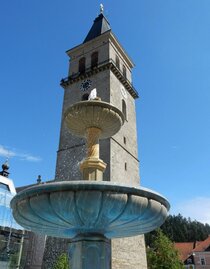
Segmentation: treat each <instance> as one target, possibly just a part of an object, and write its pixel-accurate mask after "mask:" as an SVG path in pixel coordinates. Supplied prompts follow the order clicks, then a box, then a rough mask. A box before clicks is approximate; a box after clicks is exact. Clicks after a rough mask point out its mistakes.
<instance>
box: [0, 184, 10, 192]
mask: <svg viewBox="0 0 210 269" xmlns="http://www.w3.org/2000/svg"><path fill="white" fill-rule="evenodd" d="M0 189H1V190H4V191H9V187H8V185H6V184H4V183H0Z"/></svg>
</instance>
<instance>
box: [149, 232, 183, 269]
mask: <svg viewBox="0 0 210 269" xmlns="http://www.w3.org/2000/svg"><path fill="white" fill-rule="evenodd" d="M152 241H153V242H152V244H151V247H150V248H147V263H148V268H149V269H183V268H184V266H183V264H182V262H181V261H180V259H179V255H178V251H177V250H176V249H175V248H174V245H173V243H172V242H171V241H170V240H169V238H168V237H167V236H166V235H164V234H163V232H162V231H161V230H160V229H158V230H157V232H156V235H154V240H152Z"/></svg>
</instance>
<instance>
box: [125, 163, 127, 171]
mask: <svg viewBox="0 0 210 269" xmlns="http://www.w3.org/2000/svg"><path fill="white" fill-rule="evenodd" d="M125 171H127V163H126V162H125Z"/></svg>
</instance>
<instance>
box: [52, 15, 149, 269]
mask: <svg viewBox="0 0 210 269" xmlns="http://www.w3.org/2000/svg"><path fill="white" fill-rule="evenodd" d="M67 55H68V56H69V57H70V66H69V71H68V77H67V78H65V79H62V80H61V86H62V87H63V88H64V101H63V113H64V111H65V110H66V109H67V108H68V107H69V106H70V105H72V104H74V103H75V102H78V101H81V100H86V99H87V98H88V96H89V94H90V91H91V90H92V89H94V88H96V89H97V95H98V96H99V97H101V99H102V101H105V102H110V103H112V104H113V105H114V106H116V107H118V108H119V109H121V110H122V112H123V113H124V116H125V119H126V121H125V124H124V126H123V127H122V128H121V130H120V132H118V133H117V134H116V135H115V136H114V137H112V138H110V139H106V140H103V141H101V142H100V155H101V156H100V158H101V159H102V160H104V162H106V163H107V168H106V171H105V174H104V180H107V181H109V180H110V181H115V182H118V183H125V184H127V185H134V186H135V185H136V186H138V185H139V182H140V179H139V160H138V156H137V135H136V112H135V99H136V98H138V93H137V92H136V90H135V89H134V87H133V85H132V74H131V71H132V68H133V66H134V64H133V62H132V60H131V59H130V57H129V56H128V54H127V53H126V52H125V50H124V49H123V47H122V46H121V44H120V43H119V41H118V40H117V38H116V37H115V35H114V34H113V33H112V31H111V28H110V24H109V22H108V21H107V19H106V18H105V16H104V15H103V10H101V13H100V15H99V16H98V17H97V18H96V19H95V20H94V23H93V25H92V27H91V29H90V31H89V33H88V34H87V36H86V38H85V39H84V42H83V43H82V44H80V45H78V46H76V47H74V48H72V49H70V50H68V51H67ZM62 118H63V117H62ZM84 120H85V118H84ZM84 155H85V141H84V140H83V139H81V138H78V137H75V136H73V135H71V134H70V133H69V131H68V130H67V127H66V126H65V123H64V121H63V120H62V123H61V131H60V143H59V150H58V155H57V165H56V176H55V180H78V179H82V176H81V173H80V171H79V163H80V161H81V160H82V159H83V158H84ZM112 268H113V269H117V268H119V269H124V268H126V269H128V268H129V269H137V268H138V269H139V268H141V269H144V268H147V265H146V255H145V246H144V238H143V236H138V237H132V238H125V239H117V240H112Z"/></svg>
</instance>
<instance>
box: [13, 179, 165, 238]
mask: <svg viewBox="0 0 210 269" xmlns="http://www.w3.org/2000/svg"><path fill="white" fill-rule="evenodd" d="M11 207H12V210H13V216H14V218H15V220H16V221H17V222H18V223H19V224H20V225H21V226H23V227H24V228H25V229H27V230H32V231H34V232H37V233H41V234H46V235H49V236H55V237H60V238H74V237H75V236H78V235H81V234H100V235H104V236H105V237H107V238H116V237H129V236H135V235H139V234H144V233H147V232H150V231H152V230H154V229H155V228H157V227H159V226H160V225H161V224H162V223H163V222H164V220H165V219H166V217H167V212H168V210H169V207H170V205H169V203H168V201H167V200H166V199H165V198H164V197H162V196H161V195H160V194H158V193H156V192H153V191H151V190H148V189H144V188H136V187H128V186H124V185H119V184H117V183H112V182H107V181H100V182H95V181H62V182H53V183H46V184H40V185H36V186H34V187H31V188H28V189H26V190H23V191H21V192H19V193H18V194H17V195H16V196H15V197H14V198H13V199H12V201H11Z"/></svg>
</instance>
